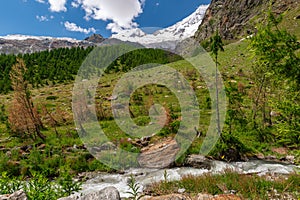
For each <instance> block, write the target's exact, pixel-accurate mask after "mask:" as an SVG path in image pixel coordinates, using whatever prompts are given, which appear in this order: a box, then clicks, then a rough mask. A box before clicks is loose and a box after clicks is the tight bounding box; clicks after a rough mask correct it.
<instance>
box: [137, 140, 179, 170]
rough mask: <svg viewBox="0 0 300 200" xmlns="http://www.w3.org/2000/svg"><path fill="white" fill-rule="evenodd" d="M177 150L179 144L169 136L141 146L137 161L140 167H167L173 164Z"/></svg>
mask: <svg viewBox="0 0 300 200" xmlns="http://www.w3.org/2000/svg"><path fill="white" fill-rule="evenodd" d="M178 152H179V145H178V144H177V142H176V140H174V139H172V138H169V139H167V140H164V141H161V142H158V143H156V144H154V145H152V146H148V147H146V148H143V149H142V153H141V154H140V155H139V157H138V162H139V164H140V166H141V167H146V168H156V169H161V168H167V167H170V166H172V165H173V164H174V162H175V158H176V154H177V153H178Z"/></svg>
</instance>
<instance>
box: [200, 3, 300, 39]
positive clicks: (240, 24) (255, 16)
mask: <svg viewBox="0 0 300 200" xmlns="http://www.w3.org/2000/svg"><path fill="white" fill-rule="evenodd" d="M299 5H300V2H299V1H298V0H275V1H274V3H273V5H272V8H273V10H274V12H275V13H278V14H281V13H283V12H285V11H288V10H292V9H295V8H296V7H298V6H299ZM268 7H269V0H212V1H211V4H210V6H209V8H208V9H207V11H206V13H205V17H204V19H203V21H202V23H201V25H200V26H199V29H198V31H197V32H196V33H195V38H196V40H198V41H203V40H205V39H208V38H209V37H211V35H212V34H213V33H214V32H215V31H216V29H217V28H218V29H219V31H220V34H221V36H222V38H223V39H226V40H236V39H239V38H241V37H242V36H246V35H250V34H252V33H253V32H254V30H255V28H254V27H255V24H256V23H257V22H258V21H259V20H260V19H261V16H262V14H263V13H264V11H266V10H267V9H268Z"/></svg>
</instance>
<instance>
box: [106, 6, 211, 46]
mask: <svg viewBox="0 0 300 200" xmlns="http://www.w3.org/2000/svg"><path fill="white" fill-rule="evenodd" d="M208 6H209V5H201V6H199V7H198V9H197V10H196V11H195V12H194V13H192V14H191V15H190V16H188V17H186V18H184V19H183V20H181V21H180V22H178V23H176V24H174V25H173V26H170V27H168V28H164V29H161V30H158V31H156V32H154V33H153V34H146V33H145V32H143V31H142V30H141V29H139V28H135V29H130V30H123V31H121V32H119V33H117V34H113V35H112V36H111V38H116V39H119V40H122V41H130V42H138V43H140V44H143V45H145V46H148V47H152V46H153V44H157V43H163V42H170V41H180V40H184V39H186V38H189V37H191V36H193V35H194V34H195V32H196V31H197V29H198V27H199V25H200V24H201V22H202V19H203V17H204V15H205V12H206V10H207V8H208Z"/></svg>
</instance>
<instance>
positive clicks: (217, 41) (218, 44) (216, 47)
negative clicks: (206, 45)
mask: <svg viewBox="0 0 300 200" xmlns="http://www.w3.org/2000/svg"><path fill="white" fill-rule="evenodd" d="M210 43H211V46H210V48H211V51H212V54H213V55H214V58H215V62H216V70H215V81H216V83H215V84H216V118H217V119H216V120H217V131H218V135H219V136H221V127H220V126H221V125H220V111H219V88H218V82H219V81H218V65H219V62H218V56H219V51H224V48H223V46H224V44H223V41H222V38H221V36H220V34H219V31H218V30H217V31H216V33H215V35H214V36H213V37H212V38H211V40H210Z"/></svg>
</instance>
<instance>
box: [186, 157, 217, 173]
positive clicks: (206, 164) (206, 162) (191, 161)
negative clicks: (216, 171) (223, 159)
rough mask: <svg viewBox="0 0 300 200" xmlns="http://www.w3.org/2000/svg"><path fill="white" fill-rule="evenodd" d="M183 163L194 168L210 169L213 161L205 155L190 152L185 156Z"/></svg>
mask: <svg viewBox="0 0 300 200" xmlns="http://www.w3.org/2000/svg"><path fill="white" fill-rule="evenodd" d="M185 165H187V166H190V167H195V168H204V169H211V167H212V165H213V163H212V160H210V159H208V158H206V157H205V156H202V155H198V154H192V155H189V156H188V157H187V159H186V161H185Z"/></svg>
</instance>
